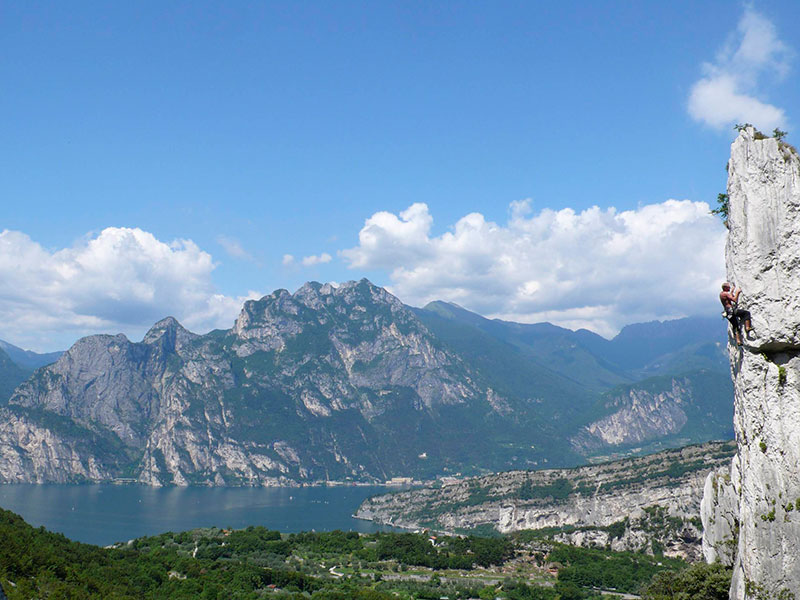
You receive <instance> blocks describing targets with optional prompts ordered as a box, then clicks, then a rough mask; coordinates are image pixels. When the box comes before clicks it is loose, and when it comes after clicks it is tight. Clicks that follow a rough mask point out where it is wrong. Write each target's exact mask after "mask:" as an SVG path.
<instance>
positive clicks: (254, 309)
mask: <svg viewBox="0 0 800 600" xmlns="http://www.w3.org/2000/svg"><path fill="white" fill-rule="evenodd" d="M725 335H726V329H725V327H724V323H720V321H719V319H717V318H713V319H706V318H690V319H681V320H678V321H670V322H664V323H657V322H656V323H648V324H640V325H632V326H629V327H626V328H625V329H623V331H622V332H620V334H619V335H618V336H617V337H616V338H614V339H613V340H606V339H604V338H602V337H600V336H598V335H596V334H593V333H591V332H589V331H585V330H581V331H577V332H573V331H570V330H567V329H563V328H560V327H556V326H553V325H549V324H546V323H541V324H535V325H523V324H518V323H509V322H503V321H497V320H489V319H485V318H483V317H481V316H479V315H476V314H474V313H471V312H469V311H466V310H464V309H463V308H460V307H458V306H455V305H453V304H448V303H444V302H433V303H431V304H429V305H428V306H426V307H424V308H420V309H418V308H411V307H408V306H405V305H404V304H402V303H401V302H400V301H399V300H398V299H397V298H395V297H394V296H392V295H391V294H389V293H388V292H387V291H386V290H384V289H382V288H379V287H376V286H374V285H372V284H371V283H370V282H368V281H367V280H361V281H359V282H348V283H345V284H342V285H341V286H338V287H334V286H332V285H328V284H326V285H321V284H319V283H314V282H312V283H307V284H306V285H304V286H303V287H302V288H300V289H299V290H298V291H297V292H296V293H295V294H290V293H289V292H287V291H286V290H277V291H276V292H274V293H272V294H270V295H269V296H265V297H264V298H262V299H260V300H258V301H249V302H247V303H246V304H245V306H244V308H243V310H242V312H241V314H240V316H239V318H238V319H237V321H236V323H235V325H234V327H233V328H232V329H230V330H216V331H212V332H210V333H208V334H205V335H196V334H193V333H190V332H189V331H187V330H185V329H184V328H183V327H182V326H181V325H180V324H179V323H178V322H177V321H175V320H174V319H172V318H167V319H164V320H162V321H160V322H159V323H157V324H156V325H154V326H153V328H152V329H151V330H150V331H149V332H148V333H147V335H146V336H145V337H144V339H143V340H142V342H138V343H134V342H130V341H129V340H128V339H127V338H125V336H122V335H117V336H111V335H97V336H90V337H87V338H83V339H81V340H79V341H78V342H77V343H76V344H75V345H74V346H73V347H72V348H70V349H69V350H68V351H67V352H65V353H64V354H63V355H62V356H60V358H58V360H57V361H56V362H55V363H53V364H50V365H48V366H44V367H42V368H39V369H38V370H37V371H36V372H35V373H34V374H33V375H32V376H31V377H30V378H27V380H26V381H24V382H22V381H21V380H19V378H20V377H23V379H24V378H25V376H26V375H27V373H25V371H24V368H23V367H22V365H21V364H20V362H21V361H22V360H23V359H27V360H28V361H29V362H28V363H26V364H28V365H30V364H32V363H31V361H35V360H40V361H43V362H44V361H46V360H49V359H51V358H56V357H55V356H49V355H48V357H47V358H45V357H40V358H37V357H36V356H29V355H24V356H22V358H20V355H19V353H17V354H16V356H17V358H16V359H15V360H12V359H8V360H6V361H3V356H4V355H0V373H2V374H3V377H4V379H3V381H7V382H9V384H7V387H6V391H5V392H4V395H3V398H4V399H7V400H4V405H5V406H3V407H2V408H0V413H2V414H0V417H1V419H0V420H1V421H2V425H0V481H54V482H67V481H82V480H94V481H102V480H109V479H114V478H119V477H126V478H134V479H136V480H138V481H141V482H143V483H149V484H153V485H161V484H179V485H185V484H206V485H208V484H210V485H265V484H266V485H269V484H296V483H313V482H323V481H331V480H337V481H342V480H345V481H346V480H352V481H372V482H374V481H383V480H386V479H389V478H391V477H396V476H413V477H417V478H426V479H427V478H433V477H436V476H440V475H444V474H453V473H464V474H468V473H481V472H487V471H497V470H504V469H510V468H540V467H543V466H567V465H574V464H579V463H583V462H585V461H586V460H587V458H588V457H591V456H593V455H597V454H607V453H610V452H616V451H620V450H625V449H629V448H632V447H642V446H648V445H653V446H658V445H680V444H685V443H690V442H695V441H703V440H707V439H720V438H729V437H731V421H732V409H731V384H730V378H729V375H728V367H727V363H726V361H725V356H724V354H723V342H724V341H725ZM16 350H19V349H16ZM20 352H22V351H20ZM15 378H16V379H15ZM16 380H19V381H16ZM15 381H16V383H17V384H19V385H18V386H17V387H16V389H15V390H14V391H13V393H12V392H11V390H10V389H9V388H8V386H9V385H10V383H13V382H15ZM15 385H16V384H15ZM12 387H13V386H12Z"/></svg>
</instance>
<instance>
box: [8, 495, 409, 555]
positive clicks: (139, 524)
mask: <svg viewBox="0 0 800 600" xmlns="http://www.w3.org/2000/svg"><path fill="white" fill-rule="evenodd" d="M393 489H397V488H393ZM387 491H389V490H388V489H387V488H385V487H382V486H369V487H310V488H202V487H189V488H180V487H169V488H152V487H146V486H140V485H111V484H103V485H21V484H20V485H16V484H15V485H0V508H4V509H6V510H11V511H13V512H15V513H17V514H19V515H21V516H22V517H23V518H24V519H25V520H26V521H27V522H28V523H30V524H31V525H34V526H36V527H38V526H40V525H44V526H45V527H46V528H47V529H49V530H51V531H57V532H60V533H63V534H64V535H66V536H67V537H68V538H70V539H73V540H78V541H81V542H88V543H91V544H100V545H107V544H112V543H114V542H120V541H127V540H129V539H132V538H135V537H140V536H143V535H154V534H157V533H163V532H165V531H185V530H187V529H192V528H195V527H211V526H214V527H233V528H235V529H239V528H242V527H246V526H248V525H263V526H264V527H268V528H270V529H277V530H279V531H282V532H297V531H310V530H312V529H315V530H317V531H328V530H332V529H343V530H345V531H347V530H353V531H363V532H368V531H379V530H388V529H391V528H388V527H383V526H380V525H375V524H373V523H371V522H368V521H361V520H359V519H353V518H352V517H351V515H352V514H353V513H354V512H355V510H356V508H358V505H359V504H361V502H362V501H363V500H364V499H365V498H367V497H368V496H372V495H374V494H381V493H385V492H387Z"/></svg>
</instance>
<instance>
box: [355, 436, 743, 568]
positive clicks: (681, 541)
mask: <svg viewBox="0 0 800 600" xmlns="http://www.w3.org/2000/svg"><path fill="white" fill-rule="evenodd" d="M734 449H735V445H734V444H733V443H731V442H727V443H721V442H717V443H710V444H705V445H700V446H689V447H686V448H683V449H680V450H668V451H664V452H660V453H657V454H652V455H649V456H645V457H641V458H633V459H624V460H621V461H615V462H609V463H604V464H600V465H595V466H587V467H579V468H577V469H563V470H547V471H509V472H506V473H499V474H497V475H488V476H485V477H480V478H471V479H465V480H462V481H458V482H454V483H450V484H446V485H444V486H442V487H440V488H435V487H431V488H425V489H421V490H410V491H405V492H397V493H394V494H386V495H382V496H374V497H372V498H369V499H367V500H365V501H364V502H363V503H362V505H361V506H360V507H359V509H358V511H357V512H356V517H359V518H362V519H369V520H373V521H376V522H379V523H385V524H390V525H395V526H400V527H406V528H410V529H417V528H422V527H430V528H433V529H438V530H445V531H462V530H469V529H474V528H476V527H483V528H485V527H491V528H493V529H496V530H497V531H500V532H501V533H507V532H511V531H519V530H522V529H543V528H553V529H554V531H553V535H554V537H555V539H556V540H557V541H563V542H569V543H572V544H578V545H587V546H591V545H599V546H606V547H609V548H611V549H613V550H636V551H639V550H643V551H649V552H651V553H652V552H654V551H663V552H664V553H665V554H667V555H671V556H683V557H686V558H689V559H692V560H697V559H699V558H700V557H701V536H702V534H701V528H700V518H699V515H700V500H701V498H702V497H703V488H704V483H705V480H706V475H707V474H708V472H709V470H714V469H715V468H720V467H721V466H722V465H724V464H728V463H729V461H730V456H731V455H732V454H733V452H734Z"/></svg>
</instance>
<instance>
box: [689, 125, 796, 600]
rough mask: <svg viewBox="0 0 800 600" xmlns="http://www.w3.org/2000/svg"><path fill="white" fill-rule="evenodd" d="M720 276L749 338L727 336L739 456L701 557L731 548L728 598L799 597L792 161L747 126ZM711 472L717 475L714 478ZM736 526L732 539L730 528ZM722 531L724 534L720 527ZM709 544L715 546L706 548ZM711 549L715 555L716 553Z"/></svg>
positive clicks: (712, 495) (731, 168)
mask: <svg viewBox="0 0 800 600" xmlns="http://www.w3.org/2000/svg"><path fill="white" fill-rule="evenodd" d="M728 194H729V218H728V225H729V230H730V231H729V234H728V243H727V248H726V261H727V272H728V279H729V280H731V281H732V282H734V283H735V284H736V285H737V286H740V287H741V288H742V289H743V293H742V298H741V299H740V305H741V306H743V307H744V308H746V309H748V310H750V311H751V312H752V315H753V326H754V328H755V335H754V336H752V339H750V340H747V341H746V342H745V346H744V347H743V348H737V347H736V345H735V344H734V343H733V338H731V339H730V341H729V354H730V363H731V373H732V377H733V383H734V403H735V407H734V411H735V415H734V428H735V431H736V439H737V442H738V453H737V455H736V457H735V458H734V464H733V467H732V469H731V472H730V475H729V476H730V482H731V483H730V485H731V486H732V490H731V491H732V493H733V496H734V497H735V499H736V500H737V501H738V502H735V504H737V505H736V506H733V507H732V506H730V504H731V503H730V502H728V501H726V500H725V496H726V495H727V494H728V493H730V492H728V491H724V486H723V488H722V489H723V492H722V494H720V486H714V485H713V481H712V482H711V484H709V485H707V487H706V489H707V492H708V494H707V500H706V501H705V502H704V507H705V511H704V520H706V521H707V522H709V523H712V522H713V523H718V522H719V520H720V519H723V520H728V521H730V522H731V526H730V528H729V527H728V526H725V527H723V528H722V530H720V528H718V527H710V528H708V529H707V530H706V540H705V542H704V546H705V548H706V558H707V559H713V558H715V557H716V556H719V558H722V559H723V560H724V559H725V558H726V556H724V555H722V556H720V555H719V550H718V549H719V548H720V547H721V543H723V544H724V542H725V538H726V537H727V538H728V539H729V540H730V542H731V543H733V544H735V545H736V553H735V556H734V557H732V558H733V562H734V576H733V583H732V586H731V598H733V599H736V600H743V599H745V598H748V599H750V598H752V599H756V598H758V599H761V598H781V599H789V598H795V597H796V596H797V595H798V593H800V554H798V552H797V548H798V546H799V545H800V512H798V510H797V509H798V501H800V276H799V275H798V274H799V273H800V236H798V231H800V158H799V157H798V154H797V152H796V151H795V150H794V148H792V147H791V146H789V145H788V144H785V143H784V142H782V141H780V140H777V139H774V138H766V137H765V136H763V135H761V134H760V133H759V132H758V131H756V130H755V129H753V128H752V127H748V128H746V129H744V130H743V131H742V132H741V134H740V135H739V137H738V138H737V139H736V140H735V141H734V143H733V145H732V148H731V159H730V162H729V163H728ZM715 477H716V478H717V481H718V478H719V475H717V476H715ZM737 526H738V541H737V540H736V529H737ZM727 529H730V531H727ZM712 550H713V551H712ZM715 552H716V554H715Z"/></svg>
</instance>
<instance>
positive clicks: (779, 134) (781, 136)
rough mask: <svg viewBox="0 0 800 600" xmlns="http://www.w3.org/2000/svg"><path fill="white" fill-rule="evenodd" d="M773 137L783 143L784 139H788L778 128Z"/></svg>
mask: <svg viewBox="0 0 800 600" xmlns="http://www.w3.org/2000/svg"><path fill="white" fill-rule="evenodd" d="M772 137H774V138H775V139H776V140H778V141H781V140H782V139H783V138H785V137H786V132H785V131H781V130H780V129H778V128H777V127H776V128H775V129H773V130H772Z"/></svg>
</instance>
